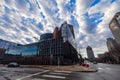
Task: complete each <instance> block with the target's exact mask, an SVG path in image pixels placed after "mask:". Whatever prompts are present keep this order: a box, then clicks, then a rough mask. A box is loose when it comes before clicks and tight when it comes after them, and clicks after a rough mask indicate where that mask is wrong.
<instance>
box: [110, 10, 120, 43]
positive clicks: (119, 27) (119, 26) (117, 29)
mask: <svg viewBox="0 0 120 80" xmlns="http://www.w3.org/2000/svg"><path fill="white" fill-rule="evenodd" d="M109 28H110V30H111V32H112V34H113V36H114V37H115V40H116V42H117V43H118V44H120V12H118V13H116V14H115V16H114V17H113V19H112V20H111V22H110V24H109Z"/></svg>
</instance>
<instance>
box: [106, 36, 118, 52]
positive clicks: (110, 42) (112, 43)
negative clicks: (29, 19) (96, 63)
mask: <svg viewBox="0 0 120 80" xmlns="http://www.w3.org/2000/svg"><path fill="white" fill-rule="evenodd" d="M106 44H107V47H108V50H109V51H112V50H114V49H115V46H116V44H117V43H116V41H115V40H114V39H113V38H107V42H106Z"/></svg>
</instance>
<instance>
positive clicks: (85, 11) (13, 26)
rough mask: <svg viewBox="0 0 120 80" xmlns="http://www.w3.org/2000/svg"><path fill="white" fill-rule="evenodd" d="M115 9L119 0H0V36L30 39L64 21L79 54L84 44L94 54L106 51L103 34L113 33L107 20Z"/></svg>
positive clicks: (20, 40) (118, 8) (83, 51)
mask: <svg viewBox="0 0 120 80" xmlns="http://www.w3.org/2000/svg"><path fill="white" fill-rule="evenodd" d="M119 11H120V0H0V39H4V40H7V41H12V42H16V43H20V44H29V43H33V42H36V41H38V39H39V38H40V37H39V36H40V35H41V34H43V33H51V32H53V30H54V28H55V27H60V25H61V24H62V23H63V22H64V21H67V22H68V23H69V24H72V25H73V26H74V31H75V37H76V42H77V44H78V48H79V49H80V52H81V54H82V56H84V57H85V56H86V47H87V46H91V47H92V48H93V51H94V53H95V56H97V54H101V53H104V52H105V51H107V47H106V38H108V37H113V35H112V33H111V31H110V30H109V22H110V21H111V19H112V18H113V16H114V15H115V13H117V12H119ZM34 37H37V38H38V39H36V38H34Z"/></svg>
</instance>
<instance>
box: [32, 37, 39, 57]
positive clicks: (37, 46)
mask: <svg viewBox="0 0 120 80" xmlns="http://www.w3.org/2000/svg"><path fill="white" fill-rule="evenodd" d="M33 38H34V39H36V40H37V41H38V44H37V56H38V55H39V39H38V38H37V37H33Z"/></svg>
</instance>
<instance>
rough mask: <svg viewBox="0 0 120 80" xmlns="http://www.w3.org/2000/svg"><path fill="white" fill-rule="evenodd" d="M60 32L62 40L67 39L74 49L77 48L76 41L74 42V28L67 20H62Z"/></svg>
mask: <svg viewBox="0 0 120 80" xmlns="http://www.w3.org/2000/svg"><path fill="white" fill-rule="evenodd" d="M61 34H62V37H63V41H64V42H66V41H69V42H70V44H71V45H72V46H73V47H74V48H75V49H76V48H77V45H76V42H75V35H74V30H73V26H72V25H69V24H67V22H64V23H63V24H62V25H61Z"/></svg>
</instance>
